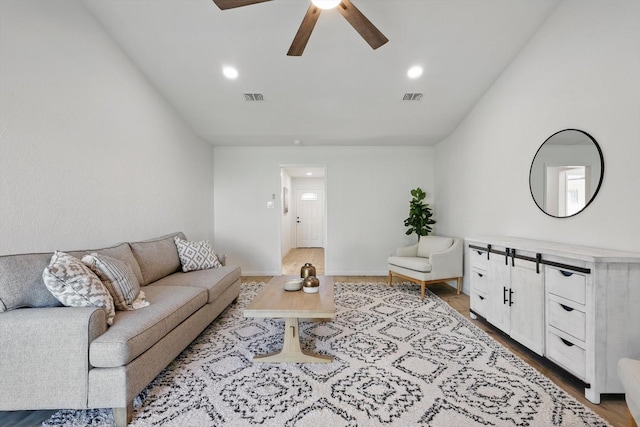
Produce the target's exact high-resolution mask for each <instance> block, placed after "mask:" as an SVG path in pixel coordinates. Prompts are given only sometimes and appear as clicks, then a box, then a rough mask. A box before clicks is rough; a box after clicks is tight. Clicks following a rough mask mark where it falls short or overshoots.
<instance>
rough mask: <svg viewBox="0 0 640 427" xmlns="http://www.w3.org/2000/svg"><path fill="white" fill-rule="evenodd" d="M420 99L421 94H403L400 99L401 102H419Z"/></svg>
mask: <svg viewBox="0 0 640 427" xmlns="http://www.w3.org/2000/svg"><path fill="white" fill-rule="evenodd" d="M421 99H422V94H421V93H405V94H404V97H402V100H403V101H420V100H421Z"/></svg>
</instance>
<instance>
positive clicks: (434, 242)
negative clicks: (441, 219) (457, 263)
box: [418, 236, 453, 258]
mask: <svg viewBox="0 0 640 427" xmlns="http://www.w3.org/2000/svg"><path fill="white" fill-rule="evenodd" d="M451 245H453V239H452V238H451V237H442V236H423V237H420V241H419V242H418V256H421V257H425V258H429V257H430V256H431V254H435V253H439V252H444V251H446V250H447V249H449V248H450V247H451Z"/></svg>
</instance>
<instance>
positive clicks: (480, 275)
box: [476, 272, 484, 277]
mask: <svg viewBox="0 0 640 427" xmlns="http://www.w3.org/2000/svg"><path fill="white" fill-rule="evenodd" d="M476 274H477V275H478V277H484V274H480V273H477V272H476Z"/></svg>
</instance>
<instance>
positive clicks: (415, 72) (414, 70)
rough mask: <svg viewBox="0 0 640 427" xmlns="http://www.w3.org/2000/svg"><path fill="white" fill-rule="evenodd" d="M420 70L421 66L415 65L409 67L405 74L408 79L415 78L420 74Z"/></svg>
mask: <svg viewBox="0 0 640 427" xmlns="http://www.w3.org/2000/svg"><path fill="white" fill-rule="evenodd" d="M422 71H423V70H422V67H421V66H419V65H415V66H413V67H411V68H409V71H407V76H409V78H410V79H417V78H418V77H420V76H421V75H422Z"/></svg>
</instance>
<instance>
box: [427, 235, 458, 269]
mask: <svg viewBox="0 0 640 427" xmlns="http://www.w3.org/2000/svg"><path fill="white" fill-rule="evenodd" d="M462 252H463V246H462V240H461V239H453V244H452V245H451V246H450V247H449V249H447V250H446V251H444V252H437V253H433V254H431V256H430V257H429V260H430V262H431V275H432V276H433V277H437V278H447V279H448V278H454V277H462Z"/></svg>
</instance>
